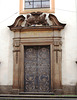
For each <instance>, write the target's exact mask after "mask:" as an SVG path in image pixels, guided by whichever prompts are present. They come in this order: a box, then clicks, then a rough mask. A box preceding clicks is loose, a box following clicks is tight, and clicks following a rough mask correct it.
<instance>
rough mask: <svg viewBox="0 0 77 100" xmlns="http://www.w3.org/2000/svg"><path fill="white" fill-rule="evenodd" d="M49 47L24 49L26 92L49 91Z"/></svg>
mask: <svg viewBox="0 0 77 100" xmlns="http://www.w3.org/2000/svg"><path fill="white" fill-rule="evenodd" d="M49 50H50V49H49V46H27V47H25V49H24V51H25V52H24V54H25V55H24V58H25V74H24V76H25V82H24V87H25V89H24V90H25V91H26V92H48V91H50V82H51V80H50V57H49V55H50V52H49Z"/></svg>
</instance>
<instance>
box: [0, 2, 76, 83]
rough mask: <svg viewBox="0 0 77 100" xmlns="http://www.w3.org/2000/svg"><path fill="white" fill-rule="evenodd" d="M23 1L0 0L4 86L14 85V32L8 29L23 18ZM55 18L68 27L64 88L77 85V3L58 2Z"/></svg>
mask: <svg viewBox="0 0 77 100" xmlns="http://www.w3.org/2000/svg"><path fill="white" fill-rule="evenodd" d="M18 11H19V0H0V62H1V63H0V85H12V84H13V40H12V38H13V35H14V34H13V32H11V31H10V30H9V28H8V27H7V26H9V25H11V24H13V22H14V21H15V19H16V17H17V16H18V15H19V13H18ZM55 15H56V17H57V18H58V20H59V21H60V22H62V23H66V24H67V25H66V27H65V28H64V29H63V30H62V31H61V33H62V41H63V45H62V84H63V85H75V84H76V82H77V77H76V76H77V65H76V63H75V61H76V60H77V30H76V3H75V0H55Z"/></svg>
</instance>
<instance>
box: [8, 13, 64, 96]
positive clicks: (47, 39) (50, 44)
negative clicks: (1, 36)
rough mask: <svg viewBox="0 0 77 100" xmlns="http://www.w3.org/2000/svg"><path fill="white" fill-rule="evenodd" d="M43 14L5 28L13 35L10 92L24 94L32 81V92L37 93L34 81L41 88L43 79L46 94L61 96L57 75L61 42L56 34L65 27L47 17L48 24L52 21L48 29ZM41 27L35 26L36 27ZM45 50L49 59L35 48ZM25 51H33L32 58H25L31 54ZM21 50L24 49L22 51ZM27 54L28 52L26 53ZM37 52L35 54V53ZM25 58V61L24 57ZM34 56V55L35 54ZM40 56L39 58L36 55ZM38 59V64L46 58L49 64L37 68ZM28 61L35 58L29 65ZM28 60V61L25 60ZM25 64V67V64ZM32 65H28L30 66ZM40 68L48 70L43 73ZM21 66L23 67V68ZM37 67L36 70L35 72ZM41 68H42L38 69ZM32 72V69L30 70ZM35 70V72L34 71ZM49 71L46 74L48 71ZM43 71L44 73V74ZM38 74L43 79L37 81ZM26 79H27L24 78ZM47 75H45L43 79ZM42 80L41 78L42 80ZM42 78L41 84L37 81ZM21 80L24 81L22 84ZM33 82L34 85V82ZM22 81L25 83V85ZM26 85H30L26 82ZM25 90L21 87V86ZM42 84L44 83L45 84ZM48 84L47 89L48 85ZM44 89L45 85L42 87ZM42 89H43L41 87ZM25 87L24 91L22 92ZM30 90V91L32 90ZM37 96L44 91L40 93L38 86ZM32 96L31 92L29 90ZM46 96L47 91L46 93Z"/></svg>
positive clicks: (34, 15) (59, 65) (59, 72)
mask: <svg viewBox="0 0 77 100" xmlns="http://www.w3.org/2000/svg"><path fill="white" fill-rule="evenodd" d="M46 16H47V15H46V14H43V13H41V12H33V13H30V14H28V15H27V20H25V17H24V16H23V15H21V16H19V17H17V18H16V20H15V22H14V24H13V25H11V26H9V28H10V30H12V31H14V38H13V49H14V50H13V57H14V64H13V65H14V66H13V89H14V90H18V91H21V92H24V91H26V92H27V91H28V90H26V88H28V86H29V85H31V84H29V83H30V82H31V80H32V79H33V80H34V81H32V82H33V83H32V84H35V83H36V84H35V85H32V87H33V88H34V91H36V90H37V89H38V86H39V85H38V81H39V80H40V84H42V85H43V84H44V83H43V82H44V81H45V80H46V79H47V80H48V82H47V84H48V85H47V86H48V87H47V89H46V88H45V90H48V91H49V92H51V91H52V92H54V93H56V92H58V93H59V92H60V94H61V92H62V72H61V69H62V68H61V63H62V49H61V46H62V40H61V38H62V37H61V34H60V30H61V29H63V28H64V26H65V25H66V24H62V23H60V22H59V21H58V19H57V18H56V16H54V15H52V14H49V15H48V19H49V20H50V21H52V25H50V24H49V23H48V21H47V19H46ZM23 23H24V27H22V24H23ZM36 24H37V25H40V24H41V26H37V25H36ZM45 46H47V48H49V49H47V48H45V50H49V51H48V52H49V56H48V55H46V54H47V52H46V53H45V54H43V52H41V51H40V52H39V50H41V49H39V50H38V51H37V49H38V47H39V48H40V47H45ZM29 47H33V48H35V49H32V50H34V51H33V53H32V55H29V54H28V53H31V51H30V50H29ZM25 48H27V49H26V50H27V51H25ZM28 51H29V52H28ZM36 51H37V52H36ZM26 52H27V54H25V55H26V56H27V57H26V58H25V55H24V53H26ZM35 52H36V53H35ZM39 53H40V54H41V53H42V54H41V55H40V54H39ZM33 54H35V55H37V54H39V55H40V56H39V55H37V56H39V57H41V58H40V59H41V60H39V62H40V61H42V62H43V60H46V59H45V57H44V56H47V57H49V61H50V62H49V64H50V67H49V64H48V63H46V62H45V63H43V64H41V62H40V63H39V64H38V65H37V63H38V60H37V59H39V58H38V57H37V56H35V55H33ZM31 57H33V58H34V57H35V60H36V62H32V60H31V59H32V58H31ZM28 58H29V60H28ZM24 59H26V61H27V62H24ZM28 61H30V62H29V64H28ZM31 62H32V63H31ZM32 64H35V65H36V66H35V68H34V70H35V72H33V73H34V76H33V75H32V74H31V75H30V72H31V68H28V67H31V66H32ZM44 65H45V67H46V68H49V69H47V70H46V69H45V68H44ZM24 66H25V67H24ZM39 66H40V68H39ZM41 66H42V67H41ZM32 70H33V67H32ZM38 70H39V71H38ZM41 70H43V71H44V74H43V73H41ZM48 70H49V71H48ZM46 71H48V72H47V73H49V74H47V73H46ZM36 72H38V73H41V74H40V75H41V76H43V77H42V78H41V76H40V75H39V76H38V74H37V73H36ZM27 75H28V77H27ZM47 75H49V76H48V77H47ZM44 76H45V78H44ZM28 78H29V79H28ZM43 78H44V80H43V82H42V81H41V80H42V79H43ZM24 79H25V80H24ZM36 79H37V81H36ZM25 81H26V82H25ZM27 81H30V82H27ZM27 83H28V86H27V87H25V84H26V85H27ZM45 83H46V82H45ZM49 84H50V85H49ZM44 86H45V85H44ZM44 86H43V87H44ZM24 87H25V88H24ZM33 88H30V89H33ZM39 88H40V89H39V90H37V91H39V92H41V91H44V88H43V89H42V90H41V88H42V87H41V85H40V86H39ZM31 91H32V92H34V91H33V90H31ZM46 92H47V91H46Z"/></svg>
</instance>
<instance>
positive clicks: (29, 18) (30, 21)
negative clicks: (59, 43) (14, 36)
mask: <svg viewBox="0 0 77 100" xmlns="http://www.w3.org/2000/svg"><path fill="white" fill-rule="evenodd" d="M65 25H66V24H62V23H60V22H59V21H58V19H57V18H56V16H55V15H53V14H45V13H43V12H32V13H30V14H28V15H26V17H25V16H24V15H20V16H18V17H17V18H16V20H15V22H14V24H12V25H11V26H8V27H9V28H10V30H12V31H17V30H19V31H20V30H27V29H53V30H61V29H63V28H64V26H65Z"/></svg>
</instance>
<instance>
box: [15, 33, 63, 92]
mask: <svg viewBox="0 0 77 100" xmlns="http://www.w3.org/2000/svg"><path fill="white" fill-rule="evenodd" d="M21 34H22V33H21V32H16V33H14V35H15V36H14V39H13V46H14V50H13V58H14V64H13V65H14V66H13V68H14V69H13V89H14V90H17V91H18V92H24V46H32V45H33V46H35V45H50V59H51V62H50V64H51V88H52V91H55V90H61V89H62V82H61V81H62V79H61V76H62V75H61V54H62V50H61V37H60V36H57V37H56V36H55V37H21Z"/></svg>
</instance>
